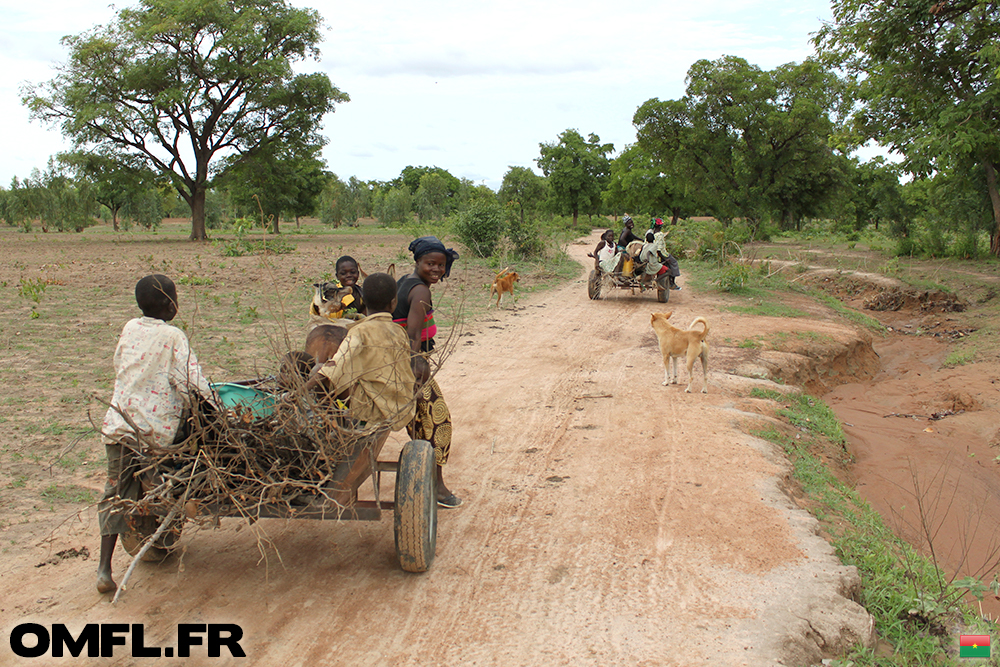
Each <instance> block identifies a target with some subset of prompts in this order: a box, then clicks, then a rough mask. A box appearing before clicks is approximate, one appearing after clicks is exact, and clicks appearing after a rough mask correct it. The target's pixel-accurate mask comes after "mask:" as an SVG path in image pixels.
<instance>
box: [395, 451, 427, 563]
mask: <svg viewBox="0 0 1000 667" xmlns="http://www.w3.org/2000/svg"><path fill="white" fill-rule="evenodd" d="M436 472H437V471H436V469H435V461H434V446H433V445H431V443H429V442H427V441H426V440H410V441H409V442H408V443H406V444H405V445H404V446H403V451H401V452H400V453H399V471H398V472H396V509H395V512H394V522H393V523H394V525H393V528H394V532H395V533H396V557H397V558H399V565H400V566H401V567H402V568H403V569H404V570H405V571H407V572H426V571H427V570H429V569H430V567H431V563H433V562H434V549H435V546H436V545H437V475H436Z"/></svg>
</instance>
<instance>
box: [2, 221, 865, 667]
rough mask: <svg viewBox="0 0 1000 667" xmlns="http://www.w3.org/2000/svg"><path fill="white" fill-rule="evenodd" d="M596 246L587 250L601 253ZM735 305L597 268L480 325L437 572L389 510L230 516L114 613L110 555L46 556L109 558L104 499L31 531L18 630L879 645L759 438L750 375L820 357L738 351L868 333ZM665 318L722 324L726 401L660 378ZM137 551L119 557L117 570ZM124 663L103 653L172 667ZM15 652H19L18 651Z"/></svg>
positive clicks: (685, 658) (307, 643)
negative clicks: (101, 520)
mask: <svg viewBox="0 0 1000 667" xmlns="http://www.w3.org/2000/svg"><path fill="white" fill-rule="evenodd" d="M596 241H597V236H596V234H595V235H594V236H593V238H591V239H588V240H586V242H584V243H581V244H579V245H574V246H571V248H570V251H571V254H573V255H574V256H575V257H576V258H577V259H579V260H580V261H581V263H583V264H589V261H588V260H586V258H585V253H586V251H587V250H588V249H590V248H592V247H593V246H594V245H595V244H596ZM682 284H683V280H682ZM441 289H447V288H446V287H443V286H442V287H436V288H435V290H441ZM437 293H438V292H436V294H437ZM436 298H437V297H436ZM804 301H805V300H804ZM719 305H720V298H719V297H715V296H708V295H704V294H699V293H698V292H697V291H695V290H691V289H685V290H683V291H682V292H679V293H674V294H672V295H671V303H670V304H666V305H661V304H657V303H656V301H655V298H654V297H653V296H651V295H650V294H648V293H647V294H646V295H642V296H639V295H636V296H631V295H629V294H628V293H626V292H621V293H618V294H612V295H609V298H607V299H604V300H600V301H590V300H588V298H587V294H586V284H585V280H584V275H583V274H581V278H580V279H579V280H577V281H575V282H573V283H571V284H569V285H566V286H564V287H561V288H557V289H555V290H552V291H550V292H547V293H544V294H536V295H531V296H524V295H522V296H521V298H520V300H519V301H518V305H517V306H516V308H512V309H509V310H505V311H501V312H499V313H497V314H496V315H495V317H488V318H485V319H482V320H480V321H478V322H475V323H473V324H472V325H470V326H469V327H468V328H467V329H466V330H465V331H464V332H462V334H461V335H460V336H458V337H457V339H456V341H455V348H454V352H453V354H452V355H451V357H450V358H449V359H448V360H447V363H446V364H445V366H444V368H443V370H442V371H441V372H440V374H439V376H438V379H439V382H440V384H441V386H442V388H443V390H444V392H445V394H446V397H447V398H448V401H449V404H450V406H451V410H452V413H453V417H454V420H455V444H454V446H453V450H452V457H451V461H450V462H449V465H448V468H447V471H446V475H447V479H448V481H449V485H450V486H452V488H453V489H454V490H455V491H456V492H458V493H459V494H460V495H461V496H462V497H464V499H465V505H464V506H462V507H461V508H459V509H457V510H450V511H445V510H442V511H441V513H440V517H439V527H438V543H437V558H436V560H435V562H434V564H433V567H432V568H431V570H430V571H429V572H427V573H425V574H422V575H412V574H406V573H404V572H402V571H400V569H399V566H398V564H397V563H396V562H395V556H394V552H393V537H392V522H391V519H388V516H389V515H387V517H386V518H387V519H388V520H383V521H382V522H379V523H343V524H336V523H334V522H310V521H284V520H263V521H260V522H258V523H257V524H255V525H254V526H250V527H247V526H244V525H242V524H241V523H240V522H238V521H236V520H228V521H227V520H224V521H223V524H222V528H221V529H219V530H217V531H212V530H207V529H206V530H190V531H187V532H186V533H185V537H184V538H183V540H182V541H183V543H184V553H183V556H182V558H180V559H178V558H172V559H170V560H168V561H167V562H165V563H163V564H160V565H151V564H145V563H143V564H140V566H139V567H138V568H137V572H136V573H135V575H134V576H133V578H132V580H131V581H130V582H129V589H128V590H127V591H125V592H124V594H123V596H122V599H121V600H120V602H119V603H118V604H117V605H115V606H112V605H110V604H109V602H108V600H109V598H108V597H107V596H101V595H98V594H97V592H96V590H95V586H94V585H95V569H96V567H95V565H96V564H95V561H94V559H93V558H91V559H89V560H87V559H83V558H71V559H65V560H61V561H60V562H59V564H55V565H52V564H50V565H46V566H45V567H36V564H37V563H40V562H42V561H44V560H46V559H47V558H49V557H50V556H52V555H53V554H55V553H56V552H58V551H61V550H63V549H65V548H67V547H71V546H72V547H78V546H81V545H89V546H90V549H91V552H92V553H94V554H95V555H96V545H97V539H96V534H97V527H96V520H95V517H94V516H93V514H92V513H91V514H87V515H85V516H84V519H83V521H82V522H79V523H71V524H69V525H63V526H62V527H60V528H59V529H58V531H57V532H56V533H55V535H54V537H53V540H52V542H51V543H50V544H48V545H44V544H40V543H41V540H43V539H44V538H45V537H46V536H47V535H48V533H49V532H50V531H51V530H52V529H53V528H55V521H48V522H43V521H40V522H39V523H37V524H32V528H31V530H33V531H34V533H33V535H32V537H33V539H32V540H30V541H27V542H25V544H39V546H37V547H26V548H24V549H21V550H19V551H17V552H16V553H17V554H18V558H17V559H14V558H12V557H11V556H5V557H4V560H3V569H2V570H0V600H2V602H0V607H2V609H0V611H2V614H3V619H4V621H3V628H4V630H5V631H6V632H7V633H8V634H9V632H10V630H11V629H12V628H13V627H14V626H15V625H16V624H18V623H23V622H29V621H30V622H37V623H43V624H50V623H66V624H67V625H69V626H70V628H71V629H72V630H73V631H74V632H78V631H79V630H80V628H82V626H83V624H85V623H109V622H118V623H143V624H145V634H146V637H145V643H146V645H154V646H173V645H174V644H175V641H176V633H177V625H178V624H179V623H216V622H219V623H238V624H239V625H240V626H241V627H242V630H243V639H242V641H241V646H242V647H243V649H244V650H245V651H246V653H247V656H248V658H247V659H246V660H243V661H236V660H231V659H225V658H220V659H208V658H205V653H199V652H198V650H199V647H196V648H195V652H194V655H195V656H200V658H196V659H191V660H189V661H185V664H192V665H194V664H211V665H225V664H251V665H289V666H291V665H303V666H305V665H309V666H312V665H539V666H542V665H544V666H549V665H574V666H576V665H677V666H682V665H700V664H712V665H775V664H784V665H805V664H813V663H816V662H818V661H819V660H820V659H821V658H822V657H829V656H833V655H835V654H836V653H837V652H838V651H840V650H843V649H844V648H846V647H847V646H849V645H851V644H853V643H855V642H857V641H863V642H870V641H872V624H871V619H870V617H869V616H868V615H867V613H866V612H865V611H864V610H863V609H862V608H861V607H860V606H858V605H857V604H856V603H855V602H853V601H852V600H851V598H852V597H854V596H856V595H857V589H858V579H857V576H856V573H855V572H854V570H853V568H848V567H845V566H843V565H842V564H840V563H839V562H838V561H837V559H836V558H835V556H834V555H833V552H832V549H831V547H830V546H829V544H828V543H826V542H825V541H824V540H823V539H822V538H821V537H819V536H818V532H819V530H818V524H817V523H816V521H815V520H814V519H813V518H811V517H810V516H809V515H808V514H807V513H806V512H805V511H803V510H801V509H798V508H797V507H795V506H794V505H793V503H792V502H791V501H790V500H789V498H788V497H787V496H786V495H785V493H784V492H782V491H781V487H782V486H783V480H784V478H785V477H786V476H787V474H788V464H787V462H786V460H785V459H784V457H783V455H782V454H781V452H780V451H779V450H778V449H777V448H776V447H774V446H772V445H771V444H769V443H766V442H763V441H760V440H758V439H756V438H754V437H752V436H749V435H747V432H748V430H749V429H750V428H752V427H756V426H757V425H759V424H761V423H765V422H768V421H769V417H767V416H765V415H762V414H758V412H760V413H768V412H770V410H772V409H773V404H772V403H771V402H770V401H763V400H759V399H750V398H747V396H748V394H749V390H750V388H751V387H753V386H768V387H771V388H780V387H779V385H776V384H773V383H771V382H769V381H767V380H758V379H752V378H748V377H743V376H741V375H738V374H736V373H735V371H737V370H740V369H743V370H747V369H749V370H751V371H753V370H754V369H757V370H759V371H761V372H767V367H768V365H769V364H770V365H771V366H772V367H779V366H784V367H790V366H788V365H789V364H793V363H795V364H798V363H802V364H803V367H805V366H807V365H808V364H806V363H804V362H803V361H802V360H803V359H806V357H805V356H803V355H797V357H796V359H797V360H795V359H793V358H792V357H793V356H796V355H793V354H792V353H781V352H774V353H769V354H770V356H768V355H763V356H762V358H761V359H750V358H748V357H747V355H746V352H747V350H743V349H740V348H737V347H727V345H726V344H725V343H723V339H724V338H727V337H732V338H733V339H734V340H738V339H740V338H742V337H747V336H750V335H754V334H758V333H761V332H764V333H767V332H775V331H789V330H802V329H814V330H815V331H817V332H819V333H823V334H824V335H825V336H826V337H828V338H829V339H830V340H832V341H833V343H832V345H833V346H834V347H836V346H837V345H844V346H849V345H853V344H855V341H856V340H857V335H856V334H855V333H854V332H853V331H852V330H851V329H850V328H849V327H847V326H845V325H844V324H841V323H839V321H838V320H836V318H834V317H832V316H830V315H829V314H824V313H822V312H820V311H817V319H815V320H813V319H810V320H803V321H797V320H792V319H789V318H755V317H749V316H741V315H734V314H732V313H726V312H723V311H720V310H719V309H718V306H719ZM797 305H798V304H797ZM802 307H803V308H805V307H808V306H807V305H806V304H805V303H803V304H802ZM662 310H673V311H674V316H673V320H674V321H675V322H677V323H680V324H682V325H686V324H687V323H688V322H690V321H691V320H692V319H693V318H694V317H695V316H697V315H704V316H705V317H707V318H708V320H709V322H710V323H711V327H712V331H711V333H710V335H709V341H710V343H711V345H712V346H713V347H712V357H711V361H710V374H709V382H710V385H711V386H710V388H709V393H708V395H703V394H701V393H691V394H686V393H684V391H683V387H684V385H683V384H681V385H675V386H669V387H664V386H662V385H661V382H662V378H663V366H662V362H661V360H660V357H659V351H658V348H657V344H656V340H655V337H654V336H653V333H652V330H651V328H650V325H649V319H650V318H649V315H650V313H651V312H653V311H662ZM782 355H784V356H782ZM763 357H767V358H763ZM850 363H854V362H850ZM850 363H849V364H848V365H850ZM855 365H857V364H855ZM860 366H864V363H861V364H860ZM860 366H859V367H860ZM741 372H742V371H741ZM755 372H756V371H755ZM747 374H754V372H751V373H747ZM807 375H808V373H807ZM682 379H686V377H685V373H684V371H682ZM700 388H701V381H700V377H698V378H696V380H695V384H694V390H695V391H696V392H697V391H698V390H700ZM399 442H400V439H399V438H396V445H395V446H396V447H397V448H398V445H399ZM392 452H393V448H392V444H391V443H390V446H389V447H387V450H386V454H388V455H390V456H391V454H392ZM384 456H385V454H384ZM382 487H383V489H389V488H391V478H389V479H388V480H385V479H384V480H383V483H382ZM383 493H386V492H385V491H384V492H383ZM129 562H130V559H129V557H128V556H126V555H125V554H124V553H123V552H121V551H119V553H118V554H117V555H116V557H115V561H114V568H115V572H116V574H117V576H118V577H119V578H120V576H121V574H122V573H123V572H124V570H125V568H126V567H127V565H128V563H129ZM202 650H203V648H202ZM116 655H118V656H120V657H119V658H117V659H115V660H108V661H106V664H114V665H132V664H137V665H146V664H173V661H171V660H168V659H166V658H163V659H160V660H157V659H151V658H150V659H146V658H136V659H132V658H128V657H125V656H127V655H128V648H127V647H119V649H118V651H117V653H116ZM225 655H226V653H225V652H224V653H223V656H225ZM77 662H78V661H77V660H76V659H72V658H69V657H67V658H63V659H51V658H50V659H46V664H76V663H77ZM0 663H3V664H20V663H19V662H14V658H13V656H12V655H11V654H10V653H9V652H8V648H7V647H6V646H4V647H0ZM25 664H32V663H30V662H27V661H25Z"/></svg>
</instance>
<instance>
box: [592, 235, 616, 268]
mask: <svg viewBox="0 0 1000 667" xmlns="http://www.w3.org/2000/svg"><path fill="white" fill-rule="evenodd" d="M593 257H594V268H595V269H597V270H598V271H604V272H605V273H617V272H618V271H620V270H621V268H620V265H621V261H622V253H621V252H619V251H618V248H617V246H616V245H615V231H614V230H613V229H609V230H607V231H606V232H604V233H603V234H601V242H600V243H598V244H597V247H596V248H595V249H594V253H593Z"/></svg>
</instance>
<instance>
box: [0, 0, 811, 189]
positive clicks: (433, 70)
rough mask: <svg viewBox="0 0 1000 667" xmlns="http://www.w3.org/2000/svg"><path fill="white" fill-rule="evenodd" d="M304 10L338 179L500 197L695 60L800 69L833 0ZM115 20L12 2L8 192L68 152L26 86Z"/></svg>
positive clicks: (321, 4)
mask: <svg viewBox="0 0 1000 667" xmlns="http://www.w3.org/2000/svg"><path fill="white" fill-rule="evenodd" d="M129 4H130V3H129V2H128V1H123V2H120V3H119V5H118V6H128V5H129ZM294 4H295V5H296V6H306V7H312V8H314V9H317V10H318V11H319V12H320V13H321V14H322V15H323V17H324V19H325V21H326V39H325V41H324V43H323V44H322V46H321V49H322V56H321V61H320V62H319V63H315V64H311V65H309V66H308V68H309V69H310V70H313V69H319V70H321V71H324V72H326V73H327V74H328V75H329V77H330V79H331V81H332V82H333V84H334V85H335V86H337V87H338V88H339V89H340V90H342V91H344V92H346V93H347V94H349V95H350V97H351V101H350V102H348V103H347V104H344V105H340V106H338V107H337V110H336V112H335V113H333V114H331V115H329V116H327V117H326V119H325V123H324V128H325V129H324V133H325V134H326V136H327V137H328V138H329V140H330V142H329V144H328V145H327V147H326V149H325V150H324V152H323V155H324V157H325V159H326V161H327V165H328V167H329V169H330V170H331V171H333V172H334V173H336V174H337V175H338V176H340V177H341V178H343V179H344V180H346V179H347V178H348V177H349V176H357V177H358V178H361V179H363V180H371V179H378V180H389V179H392V178H395V177H396V176H398V175H399V173H400V171H402V169H403V168H404V167H406V166H407V165H414V166H423V165H426V166H438V167H443V168H445V169H447V170H448V171H450V172H451V173H452V174H454V175H455V176H458V177H464V178H468V179H470V180H472V181H475V182H477V183H485V184H486V185H489V186H490V187H492V188H493V189H496V188H498V187H499V185H500V181H501V180H502V178H503V175H504V173H505V172H506V171H507V169H508V167H510V166H523V167H532V168H535V170H536V171H538V170H537V167H536V165H535V163H534V159H535V158H537V157H538V154H539V153H538V144H539V143H540V142H552V141H555V140H556V138H557V137H558V135H559V133H560V132H562V131H563V130H565V129H567V128H575V129H577V130H579V131H580V133H581V134H583V135H584V136H586V135H587V134H589V133H591V132H593V133H596V134H597V135H599V136H600V138H601V141H602V142H611V143H613V144H614V146H615V150H616V152H617V151H620V150H621V149H623V148H624V147H625V146H626V145H627V144H629V143H631V142H633V141H634V140H635V129H634V128H633V127H632V115H633V114H634V113H635V110H636V108H637V107H638V106H639V105H640V104H642V103H643V102H645V101H646V100H648V99H650V98H653V97H658V98H660V99H677V98H679V97H681V96H682V95H683V94H684V87H685V83H684V77H685V75H686V73H687V70H688V68H689V67H690V66H691V64H692V63H694V62H695V61H696V60H699V59H703V58H706V59H716V58H719V57H721V56H723V55H734V56H739V57H741V58H745V59H746V60H748V61H749V62H750V63H752V64H755V65H758V66H760V67H762V68H764V69H772V68H774V67H776V66H778V65H781V64H783V63H787V62H801V61H802V60H803V59H805V58H806V57H808V56H810V55H811V54H812V53H813V48H812V45H811V44H810V41H809V39H810V34H811V33H813V32H815V31H816V30H818V29H819V27H820V24H821V21H823V20H829V19H830V3H829V0H771V1H770V2H760V1H758V0H723V1H718V0H707V1H704V2H690V1H688V2H678V1H677V0H617V1H614V2H607V1H606V0H602V1H600V2H596V1H591V0H577V1H576V2H573V3H569V2H552V1H548V0H505V1H504V2H502V3H501V2H497V3H482V2H475V1H468V0H466V1H462V2H459V1H448V0H424V1H421V0H416V1H414V0H409V1H406V2H401V1H398V0H390V1H382V2H379V1H374V2H373V1H369V2H357V1H351V0H348V1H347V2H340V3H333V2H329V0H321V1H317V2H309V1H308V0H295V2H294ZM113 15H114V9H113V7H112V6H111V5H109V4H108V2H107V1H106V0H42V2H39V3H38V4H35V3H34V2H24V0H18V1H17V2H14V1H12V0H0V122H2V125H0V127H2V130H0V184H2V185H3V186H4V187H7V186H9V184H10V181H11V178H12V177H13V176H15V175H16V176H21V177H23V176H27V175H29V174H30V172H31V170H32V169H33V168H35V167H37V168H40V169H41V168H44V167H45V164H46V162H47V160H48V158H49V156H50V155H53V154H55V153H57V152H59V151H61V150H65V149H66V148H67V147H68V144H67V143H66V142H65V141H64V140H63V139H62V138H61V136H60V134H59V132H58V130H57V129H55V128H48V127H44V126H42V125H40V124H39V123H38V122H31V121H29V118H28V111H27V109H26V108H25V107H23V106H22V105H21V103H20V94H19V88H20V86H21V85H22V84H23V83H25V82H32V83H40V82H43V81H47V80H49V79H51V78H52V77H53V76H54V70H53V67H54V66H55V65H57V64H59V63H62V62H64V61H65V58H66V54H65V50H64V49H63V47H62V45H61V44H60V43H59V40H60V38H61V37H63V36H64V35H75V34H79V33H81V32H83V31H85V30H87V29H89V28H91V27H93V26H95V25H98V24H105V23H108V22H109V21H110V20H111V18H112V17H113Z"/></svg>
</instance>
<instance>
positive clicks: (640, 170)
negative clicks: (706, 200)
mask: <svg viewBox="0 0 1000 667" xmlns="http://www.w3.org/2000/svg"><path fill="white" fill-rule="evenodd" d="M692 189H693V188H692ZM687 191H688V184H687V183H686V180H685V179H684V177H683V175H682V174H680V173H678V172H677V171H676V170H675V169H674V167H673V163H672V161H669V160H668V161H666V162H665V163H661V162H660V161H658V160H656V159H654V158H653V157H652V156H651V155H650V154H649V153H647V152H646V151H644V150H643V148H642V146H640V145H639V144H632V145H630V146H627V147H626V148H625V150H624V151H622V153H621V155H619V156H618V157H616V158H615V159H614V160H612V161H611V178H610V180H609V183H608V187H607V189H606V190H605V191H604V194H603V197H604V203H605V205H607V206H609V207H610V208H611V209H613V210H614V211H616V212H622V213H629V212H631V213H635V214H637V215H638V214H640V213H648V214H652V215H656V214H660V213H663V212H664V211H669V212H670V222H671V224H674V225H676V224H677V219H678V218H679V217H680V216H681V214H682V213H683V212H684V211H685V210H691V209H693V208H694V202H693V200H692V199H691V198H690V197H689V196H687V194H686V193H687Z"/></svg>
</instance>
